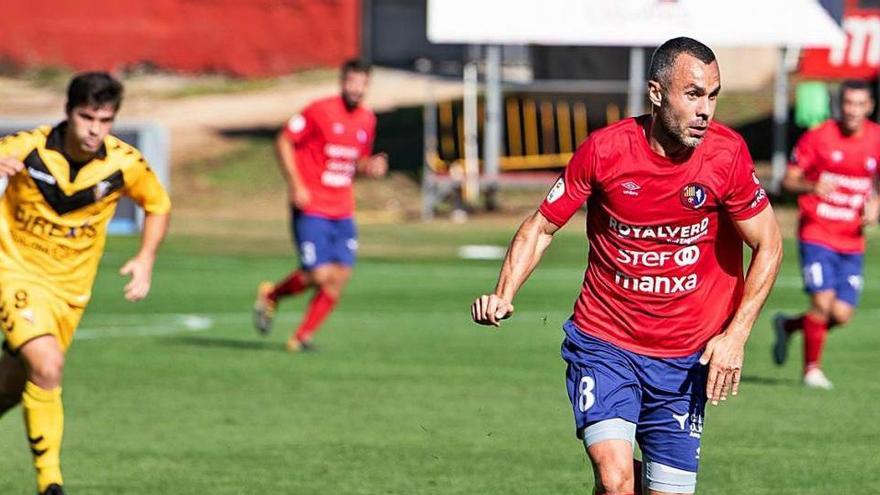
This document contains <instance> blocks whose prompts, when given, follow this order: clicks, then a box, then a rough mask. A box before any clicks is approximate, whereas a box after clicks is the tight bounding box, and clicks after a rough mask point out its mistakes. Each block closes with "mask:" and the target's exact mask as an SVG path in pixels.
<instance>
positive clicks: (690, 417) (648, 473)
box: [636, 352, 706, 493]
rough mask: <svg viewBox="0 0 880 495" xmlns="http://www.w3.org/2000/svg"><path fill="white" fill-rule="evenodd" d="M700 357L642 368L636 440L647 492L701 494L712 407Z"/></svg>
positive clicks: (665, 360)
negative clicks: (705, 437)
mask: <svg viewBox="0 0 880 495" xmlns="http://www.w3.org/2000/svg"><path fill="white" fill-rule="evenodd" d="M699 357H700V353H699V352H697V353H694V354H693V355H691V356H688V357H684V358H673V359H652V358H645V359H646V360H650V361H652V363H651V365H650V366H643V367H642V368H641V370H642V373H641V375H640V378H641V380H642V381H643V382H644V383H646V385H645V392H644V393H643V395H642V410H641V415H640V418H639V426H638V430H637V431H636V440H637V441H638V443H639V447H641V450H642V463H643V470H644V473H645V482H646V485H647V488H648V489H649V490H653V491H655V492H657V493H693V492H694V491H695V490H696V480H697V469H698V467H699V459H700V439H701V437H702V434H703V415H704V411H705V407H706V396H705V386H706V385H705V384H706V371H705V367H703V366H701V365H700V364H699Z"/></svg>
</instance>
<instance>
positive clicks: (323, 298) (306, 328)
mask: <svg viewBox="0 0 880 495" xmlns="http://www.w3.org/2000/svg"><path fill="white" fill-rule="evenodd" d="M334 306H336V298H334V297H332V296H330V294H328V293H327V291H325V290H324V289H318V291H317V292H316V293H315V297H313V298H312V301H311V302H310V303H309V309H308V311H307V312H306V316H305V318H304V319H303V322H302V324H300V326H299V329H297V331H296V339H297V340H299V341H300V342H306V341H308V340H309V339H311V338H312V335H313V334H314V333H315V331H317V330H318V327H319V326H320V325H321V322H323V321H324V319H325V318H327V315H329V314H330V312H331V311H333V307H334Z"/></svg>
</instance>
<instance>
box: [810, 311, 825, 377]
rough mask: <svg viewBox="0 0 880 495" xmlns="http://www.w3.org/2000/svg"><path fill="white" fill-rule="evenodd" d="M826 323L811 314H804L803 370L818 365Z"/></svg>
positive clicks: (823, 342)
mask: <svg viewBox="0 0 880 495" xmlns="http://www.w3.org/2000/svg"><path fill="white" fill-rule="evenodd" d="M827 333H828V323H827V322H825V321H824V320H822V319H819V318H816V317H815V316H812V315H804V371H805V372H806V371H807V370H808V369H810V368H813V367H818V366H819V363H820V362H821V360H822V347H823V346H824V345H825V335H826V334H827Z"/></svg>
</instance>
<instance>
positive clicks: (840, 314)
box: [830, 300, 856, 325]
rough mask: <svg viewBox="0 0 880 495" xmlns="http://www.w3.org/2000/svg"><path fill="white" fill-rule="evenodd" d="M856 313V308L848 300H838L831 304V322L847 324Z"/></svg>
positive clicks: (833, 323)
mask: <svg viewBox="0 0 880 495" xmlns="http://www.w3.org/2000/svg"><path fill="white" fill-rule="evenodd" d="M855 314H856V308H855V307H854V306H852V305H850V304H849V303H847V302H844V301H841V300H836V301H834V303H833V304H832V305H831V313H830V315H831V316H830V323H831V324H832V325H846V324H847V323H849V320H851V319H852V317H853V316H854V315H855Z"/></svg>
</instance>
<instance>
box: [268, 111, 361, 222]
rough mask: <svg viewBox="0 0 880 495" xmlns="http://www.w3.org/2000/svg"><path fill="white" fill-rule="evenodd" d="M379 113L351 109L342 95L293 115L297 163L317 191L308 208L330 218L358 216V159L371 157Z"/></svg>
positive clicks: (309, 186) (309, 185)
mask: <svg viewBox="0 0 880 495" xmlns="http://www.w3.org/2000/svg"><path fill="white" fill-rule="evenodd" d="M375 134H376V116H375V114H373V112H372V111H371V110H369V109H367V108H363V107H358V108H356V109H354V110H353V111H348V109H347V108H346V107H345V103H344V102H343V101H342V97H341V96H334V97H330V98H324V99H321V100H317V101H315V102H314V103H312V104H310V105H309V106H308V107H306V108H305V110H303V111H302V113H300V114H298V115H294V116H293V117H291V119H290V121H289V122H288V123H287V127H286V130H285V135H286V136H287V138H288V139H290V141H291V142H292V143H293V146H294V149H295V151H296V154H295V157H296V167H297V170H299V174H300V176H301V177H302V180H303V182H304V183H305V186H306V188H307V189H308V191H309V194H310V195H311V201H310V203H309V204H308V205H307V206H306V207H305V208H304V209H303V212H304V213H308V214H311V215H318V216H321V217H326V218H346V217H351V216H352V215H354V190H353V189H352V181H353V179H354V175H355V172H356V171H357V167H356V165H355V162H356V161H357V160H358V159H360V158H363V157H366V156H369V155H370V153H372V149H373V138H374V136H375Z"/></svg>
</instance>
